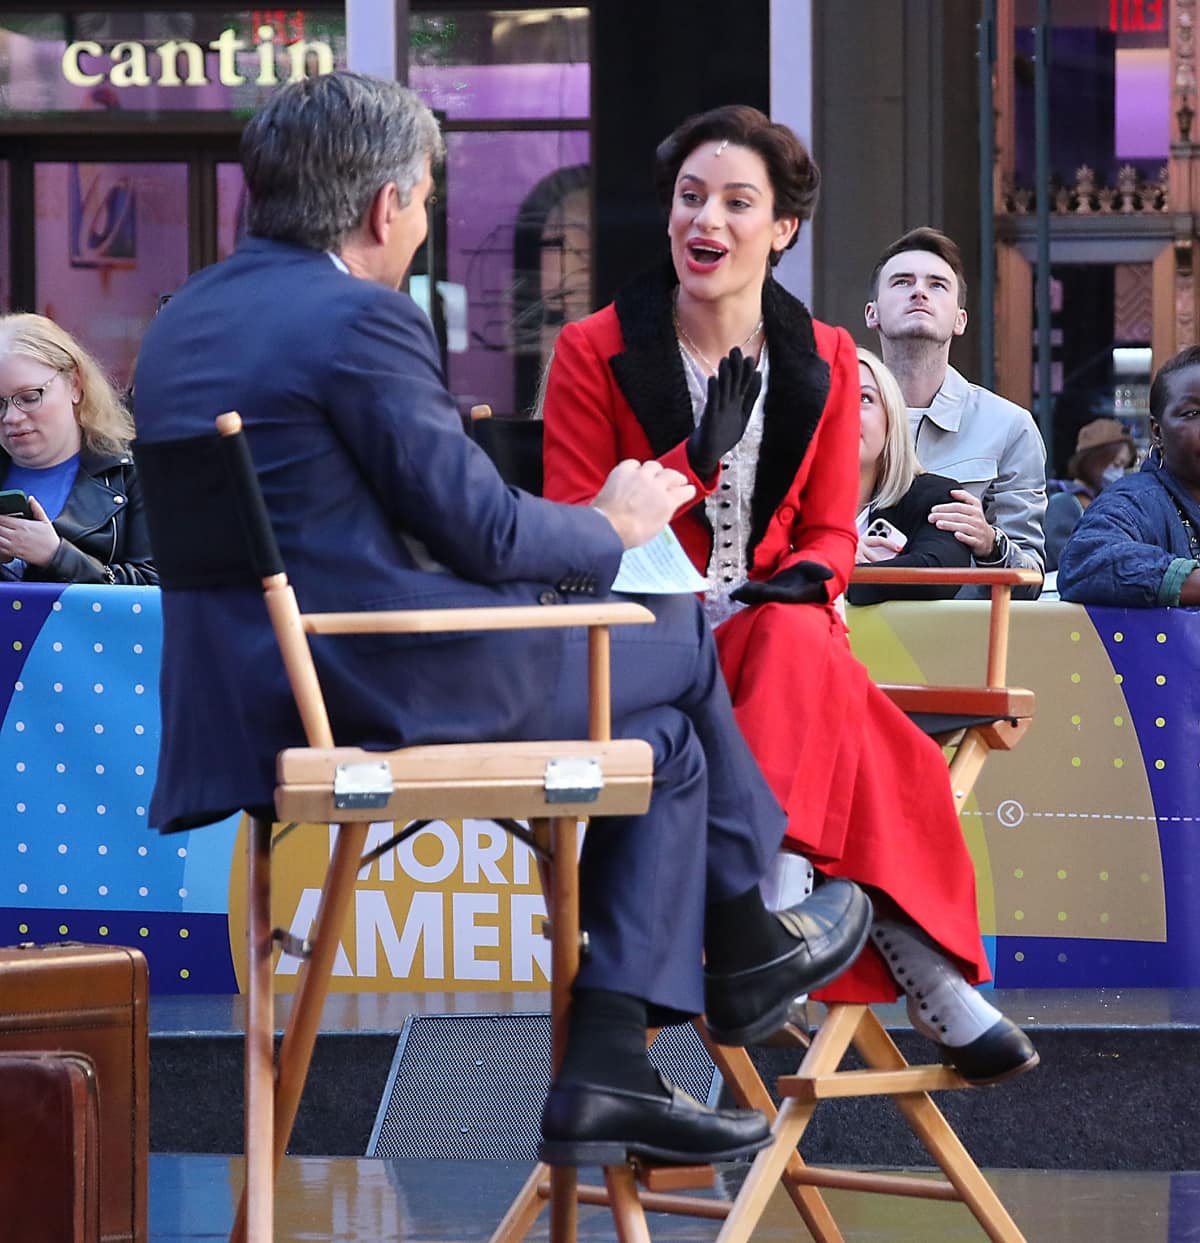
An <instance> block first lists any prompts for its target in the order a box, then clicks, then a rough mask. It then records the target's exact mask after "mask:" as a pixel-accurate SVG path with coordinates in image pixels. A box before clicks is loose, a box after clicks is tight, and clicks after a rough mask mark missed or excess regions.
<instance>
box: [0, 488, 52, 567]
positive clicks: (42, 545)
mask: <svg viewBox="0 0 1200 1243" xmlns="http://www.w3.org/2000/svg"><path fill="white" fill-rule="evenodd" d="M29 508H30V510H31V511H32V513H33V517H32V518H13V517H8V516H0V561H11V560H12V559H13V558H14V557H19V558H20V559H21V560H22V561H24V562H25V564H26V565H49V564H50V562H51V561H52V560H53V559H54V554H55V553H56V552H58V546H59V544H61V543H62V537H61V536H60V535H59V534H58V532H57V531H56V530H55V529H54V527H53V526H51V524H50V519H49V518H47V517H46V511H45V510H44V509H43V508H42V507H41V505H40V504H39V503H38V500H37V498H36V497H32V496H31V497H30V498H29Z"/></svg>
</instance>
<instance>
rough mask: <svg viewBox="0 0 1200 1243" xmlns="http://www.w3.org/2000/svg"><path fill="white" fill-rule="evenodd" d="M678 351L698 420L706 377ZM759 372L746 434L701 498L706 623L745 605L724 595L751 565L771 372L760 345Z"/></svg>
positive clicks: (718, 620)
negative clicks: (706, 544) (705, 529)
mask: <svg viewBox="0 0 1200 1243" xmlns="http://www.w3.org/2000/svg"><path fill="white" fill-rule="evenodd" d="M679 353H680V356H681V357H682V359H683V371H684V375H686V376H687V385H688V393H689V394H690V396H691V399H692V419H693V422H694V423H697V424H698V423H699V422H700V416H701V414H703V413H704V404H705V401H706V400H707V397H708V377H707V376H706V375H705V374H704V372H703V370H702V369H701V367H700V364H699V363H698V362H696V360H695V359H694V358H693V357H692V356H691V354H689V353H688V351H687V350H686V349H684V347H683V345H682V344H680V346H679ZM758 370H759V373H760V374H761V375H762V391H761V392H760V393H759V395H758V400H757V401H756V402H755V403H754V409H753V410H752V411H751V412H750V421H749V423H747V424H746V431H745V434H744V435H743V436H742V438H741V440H740V441H739V442H738V443H737V445H736V446H735V447H734V449H733V450H732V451H731V452H729V453H727V454H726V455H725V456H724V458H722V459H721V482H720V483H719V484H718V485H717V490H716V491H715V492H714V493H713V494H712V495H711V496H709V497H706V498H705V501H704V509H705V513H706V514H707V515H708V520H709V522H711V523H712V529H713V549H712V556H711V557H710V558H709V562H708V571H707V574H708V579H709V581H710V583H711V586H710V587H709V588H708V590H707V591H706V592H705V593H704V614H705V616H706V617H707V618H708V621H709V624H710V625H711V626H718V625H720V624H721V622H723V621H724V620H725V619H726V618H727V617H732V616H733V614H734V613H736V612H737V611H738V610H739V609H742V608H744V607H745V605H742V604H738V603H737V602H736V601H735V600H731V599H730V598H729V593H730V592H731V591H732V590H733V589H734V588H735V587H737V586H739V585H740V584H741V583H743V582H745V580H746V575H747V573H748V571H749V568H750V567H749V566H748V565H747V564H746V545H747V543H748V542H749V539H750V499H751V497H752V496H753V495H754V474H755V471H756V470H757V468H758V451H759V447H760V446H761V444H762V434H763V406H764V403H765V402H766V399H767V383H768V378H769V373H770V361H769V359H768V358H767V346H766V344H765V343H764V344H763V348H762V353H761V354H760V355H759V359H758Z"/></svg>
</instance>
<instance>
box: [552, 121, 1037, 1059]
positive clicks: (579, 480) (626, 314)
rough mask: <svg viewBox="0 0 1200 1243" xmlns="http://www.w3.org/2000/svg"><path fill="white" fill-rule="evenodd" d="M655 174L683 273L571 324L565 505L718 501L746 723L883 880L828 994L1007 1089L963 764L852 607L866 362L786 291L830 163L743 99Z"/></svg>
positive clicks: (674, 139)
mask: <svg viewBox="0 0 1200 1243" xmlns="http://www.w3.org/2000/svg"><path fill="white" fill-rule="evenodd" d="M656 174H657V178H656V179H657V182H658V187H659V192H660V196H661V198H662V200H663V202H664V204H665V205H667V206H668V208H669V212H670V215H669V221H668V230H667V231H668V236H669V238H670V243H671V263H670V265H664V267H663V269H662V270H660V271H656V272H653V273H650V274H649V275H647V276H645V277H643V278H642V279H640V280H638V281H636V282H635V283H633V284H632V285H630V286H629V287H627V288H626V289H625V290H623V291H622V292H621V293H620V294H619V295H618V297H617V299H616V302H615V303H614V304H612V305H610V306H608V307H605V308H604V309H603V310H601V311H599V312H597V313H596V314H594V315H592V316H590V317H589V318H587V319H585V320H583V321H582V322H579V323H573V324H568V325H566V327H564V328H563V330H562V333H561V334H560V336H559V338H558V341H557V343H556V345H555V350H554V358H553V361H552V363H551V367H550V372H549V375H548V377H547V384H546V393H545V401H544V417H545V491H546V495H547V496H549V497H551V498H553V499H555V500H559V501H571V502H587V501H590V500H591V499H592V497H593V496H595V494H596V493H597V492H598V491H599V489H600V486H601V484H602V483H603V481H604V478H605V476H606V475H607V473H608V472H609V471H610V470H611V469H612V467H613V466H614V465H616V463H617V462H619V461H621V460H622V459H624V458H635V459H637V460H639V461H645V460H649V459H658V460H659V461H660V462H662V464H663V465H664V466H669V467H673V468H674V469H676V470H679V471H681V472H682V473H683V474H684V475H686V476H687V478H688V480H689V482H691V483H693V484H694V485H695V486H696V489H697V494H698V496H700V497H702V498H703V499H702V500H700V501H698V502H697V503H696V504H695V505H694V506H693V507H692V508H691V509H690V510H688V511H686V512H685V513H683V514H681V515H680V516H679V517H678V518H676V520H675V522H674V529H675V531H676V533H677V535H678V536H679V538H680V541H681V542H682V544H683V546H684V547H685V548H686V550H687V551H688V554H689V555H690V556H691V558H692V560H693V561H694V562H695V563H696V565H697V566H698V567H699V568H700V570H701V571H702V572H704V573H706V574H707V575H708V576H709V579H710V581H711V582H712V584H713V586H712V588H711V589H710V590H709V592H708V593H707V597H706V605H707V610H708V613H709V617H710V620H711V621H712V622H713V624H714V626H716V627H717V631H716V634H717V641H718V646H719V649H720V653H721V663H722V667H723V668H724V671H725V676H726V679H727V681H728V683H729V688H730V692H731V694H732V697H733V702H734V707H735V710H736V712H737V717H738V722H739V724H740V726H741V728H742V731H743V733H744V734H745V736H746V738H747V740H748V742H749V743H750V746H751V748H752V750H753V751H754V754H755V756H756V758H757V759H758V762H759V764H760V765H761V767H762V769H763V772H764V773H765V775H766V777H767V779H768V781H769V782H770V783H771V786H772V788H773V790H774V791H775V794H776V796H777V797H778V798H779V800H780V802H781V803H782V804H783V805H784V807H785V809H786V811H787V813H788V819H789V829H788V833H789V837H790V839H791V844H792V845H793V846H794V847H795V849H796V850H797V851H800V852H803V854H804V855H805V856H807V857H808V858H809V859H810V860H811V861H812V863H813V864H814V865H815V866H816V867H817V868H818V869H819V870H820V871H821V872H823V873H825V874H826V875H830V876H846V877H851V878H853V879H855V880H857V881H859V882H860V883H861V884H864V885H869V886H870V887H871V889H872V897H873V898H874V899H875V901H876V910H877V912H878V913H879V915H880V918H879V919H878V920H877V922H876V926H875V927H874V928H873V932H872V937H873V940H874V943H875V944H874V946H873V947H872V946H870V945H869V946H868V949H867V950H866V951H864V953H863V955H862V956H861V957H860V959H859V960H858V962H857V963H856V964H855V966H854V967H853V968H852V969H851V970H850V971H849V972H847V973H846V974H845V975H844V976H842V977H841V979H839V980H838V981H837V982H836V983H835V984H833V985H832V986H830V987H829V988H828V989H826V990H824V992H823V993H822V994H820V996H821V998H822V999H824V1000H851V1001H873V1000H881V999H883V1000H892V999H894V998H895V996H896V994H897V985H899V986H900V987H901V988H903V989H904V990H905V991H906V992H907V994H908V996H909V1013H910V1016H911V1017H912V1020H913V1022H914V1025H915V1026H916V1027H917V1028H918V1030H920V1031H922V1032H924V1033H925V1034H926V1035H928V1036H930V1037H931V1038H933V1039H935V1040H938V1041H939V1042H940V1043H941V1044H943V1045H944V1046H945V1048H946V1054H947V1056H948V1058H949V1059H950V1060H951V1061H952V1062H953V1064H954V1065H955V1066H957V1067H958V1069H959V1070H960V1071H961V1072H962V1073H963V1074H964V1075H965V1076H966V1077H967V1078H969V1079H972V1080H974V1081H977V1082H992V1081H995V1080H996V1079H999V1078H1006V1077H1008V1076H1009V1075H1011V1074H1015V1073H1018V1072H1019V1071H1020V1070H1024V1069H1027V1068H1028V1067H1030V1066H1032V1065H1034V1064H1035V1063H1036V1061H1037V1054H1036V1053H1035V1052H1034V1050H1033V1047H1032V1045H1031V1044H1030V1042H1029V1040H1028V1038H1027V1037H1026V1036H1025V1035H1024V1033H1023V1032H1022V1031H1021V1030H1020V1029H1019V1028H1018V1027H1016V1026H1015V1025H1014V1024H1013V1023H1011V1022H1010V1021H1009V1020H1008V1019H1006V1018H1004V1017H1003V1016H1002V1015H1001V1014H1000V1013H999V1011H997V1010H996V1009H995V1008H994V1007H992V1006H991V1005H990V1004H989V1003H988V1002H987V1001H986V1000H984V998H983V996H982V995H981V994H980V993H979V992H978V991H977V990H976V989H974V988H973V987H972V985H973V984H976V983H979V982H981V981H983V980H986V979H987V978H988V965H987V959H986V955H985V953H984V949H983V945H982V942H981V940H980V935H979V923H978V915H977V912H976V905H975V876H974V869H973V867H972V864H971V859H970V856H969V854H968V852H967V850H966V846H965V844H964V842H963V839H962V833H961V830H960V827H959V824H958V818H957V816H956V814H955V810H954V805H953V801H952V799H951V795H950V788H949V781H948V779H947V775H946V765H945V761H944V758H943V756H942V753H941V750H940V749H939V748H938V747H937V745H936V744H935V743H933V742H932V741H931V740H930V739H929V738H927V737H926V736H925V735H923V734H922V733H921V732H920V731H919V730H918V729H917V728H916V727H915V726H914V725H913V724H912V723H911V722H910V721H909V720H908V719H907V718H906V717H905V716H904V715H903V714H902V713H901V712H899V711H898V710H897V709H896V708H895V707H894V706H893V705H892V704H891V702H890V701H889V700H888V699H887V698H886V697H885V696H884V695H883V694H882V692H880V691H879V689H878V688H877V687H876V686H875V685H874V684H873V683H872V682H871V680H870V678H869V677H868V676H867V673H866V670H865V669H864V668H863V666H862V665H861V664H859V662H858V661H856V660H855V659H854V657H853V656H852V654H851V652H850V646H849V643H848V641H847V637H846V628H845V625H844V624H843V621H842V618H841V615H840V613H839V610H838V608H837V607H835V601H836V600H837V598H838V597H839V596H840V595H841V594H842V593H843V592H844V591H845V588H846V583H847V579H848V577H849V574H850V571H851V568H852V566H853V564H854V557H855V549H856V545H857V532H856V529H855V509H856V507H857V496H858V485H859V468H858V458H859V417H858V409H859V401H860V385H859V377H858V361H857V358H856V355H855V349H854V345H853V343H852V342H851V340H850V337H849V336H848V334H847V333H846V332H845V330H843V329H839V328H831V327H829V326H827V325H825V324H822V323H819V322H817V321H815V320H813V319H812V318H811V316H810V315H809V313H808V311H807V310H806V309H805V307H804V306H803V304H801V303H800V302H798V301H797V300H796V299H795V298H793V297H792V296H791V295H790V294H788V293H787V291H786V290H784V289H783V288H782V287H781V286H780V285H779V284H778V283H777V282H776V281H775V280H774V279H772V278H771V275H770V269H771V267H772V266H774V264H775V263H777V262H778V261H779V259H780V258H781V257H782V255H783V252H784V251H785V250H786V249H787V248H788V247H789V246H791V245H793V244H794V242H795V240H796V236H797V233H798V230H799V227H800V223H801V221H803V220H806V219H808V218H809V217H810V216H811V214H812V209H813V206H814V204H815V200H816V193H817V186H818V183H819V174H818V172H817V169H816V166H815V164H814V163H813V162H812V160H811V159H810V158H809V156H808V153H807V151H806V150H805V149H804V147H803V145H802V144H801V143H800V142H799V140H798V139H797V138H796V136H795V135H794V134H793V133H792V132H791V130H789V129H787V127H785V126H782V125H775V124H772V123H771V122H770V121H769V120H768V119H767V118H766V117H765V116H763V114H762V113H760V112H758V111H757V110H756V109H753V108H748V107H744V106H732V107H725V108H718V109H715V110H713V111H711V112H708V113H704V114H702V115H700V116H697V117H693V118H691V119H690V120H688V121H686V122H685V123H684V124H683V125H682V126H681V127H680V128H679V129H678V130H676V131H675V133H673V134H672V135H671V136H670V137H669V138H668V139H666V141H665V142H663V143H662V144H661V146H660V147H659V149H658V155H657V168H656ZM714 360H720V362H714Z"/></svg>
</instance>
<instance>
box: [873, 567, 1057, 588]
mask: <svg viewBox="0 0 1200 1243" xmlns="http://www.w3.org/2000/svg"><path fill="white" fill-rule="evenodd" d="M850 581H851V582H852V583H912V584H925V585H926V586H934V585H936V584H938V583H962V584H963V586H971V585H980V586H985V587H1035V586H1037V584H1038V583H1040V582H1041V581H1042V576H1041V575H1040V574H1039V573H1038V572H1037V571H1036V570H1015V569H1008V568H1007V567H1004V566H1001V567H999V568H997V569H987V568H985V567H981V566H975V567H963V568H961V569H959V568H955V567H947V566H917V565H912V566H909V565H894V566H893V565H886V564H884V565H856V566H855V567H854V571H853V573H851V575H850Z"/></svg>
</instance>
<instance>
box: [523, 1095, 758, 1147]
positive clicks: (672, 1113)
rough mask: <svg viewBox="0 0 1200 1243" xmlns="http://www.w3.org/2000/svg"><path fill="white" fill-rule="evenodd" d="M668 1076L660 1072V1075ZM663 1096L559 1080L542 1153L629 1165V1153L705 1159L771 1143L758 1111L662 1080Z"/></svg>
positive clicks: (545, 1117) (546, 1116)
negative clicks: (727, 1105)
mask: <svg viewBox="0 0 1200 1243" xmlns="http://www.w3.org/2000/svg"><path fill="white" fill-rule="evenodd" d="M660 1078H661V1076H660ZM662 1084H663V1095H659V1094H658V1093H646V1092H627V1091H623V1090H621V1089H619V1088H606V1087H601V1086H599V1085H594V1084H589V1083H564V1084H553V1085H552V1086H551V1088H550V1092H549V1095H547V1097H546V1105H545V1108H544V1109H543V1110H542V1143H541V1145H540V1147H539V1148H538V1157H539V1159H540V1160H542V1161H545V1162H546V1164H547V1165H622V1164H624V1162H625V1161H626V1160H627V1159H628V1158H629V1157H630V1156H637V1157H642V1158H644V1159H646V1160H648V1161H657V1162H661V1163H664V1164H671V1165H693V1164H696V1165H703V1164H707V1163H708V1162H709V1161H735V1160H737V1159H739V1158H741V1157H749V1156H753V1155H754V1153H756V1152H758V1151H759V1150H760V1149H762V1148H766V1147H767V1145H768V1144H770V1142H771V1131H770V1127H769V1126H768V1125H767V1120H766V1118H765V1117H764V1116H763V1115H762V1114H761V1113H759V1112H758V1110H757V1109H709V1108H708V1106H707V1105H702V1104H701V1103H700V1102H699V1101H698V1100H696V1099H695V1098H694V1097H691V1096H689V1095H688V1094H687V1093H686V1092H684V1091H682V1090H680V1089H679V1088H676V1087H673V1086H672V1085H671V1084H669V1083H668V1082H667V1081H666V1080H665V1079H663V1080H662Z"/></svg>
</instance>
